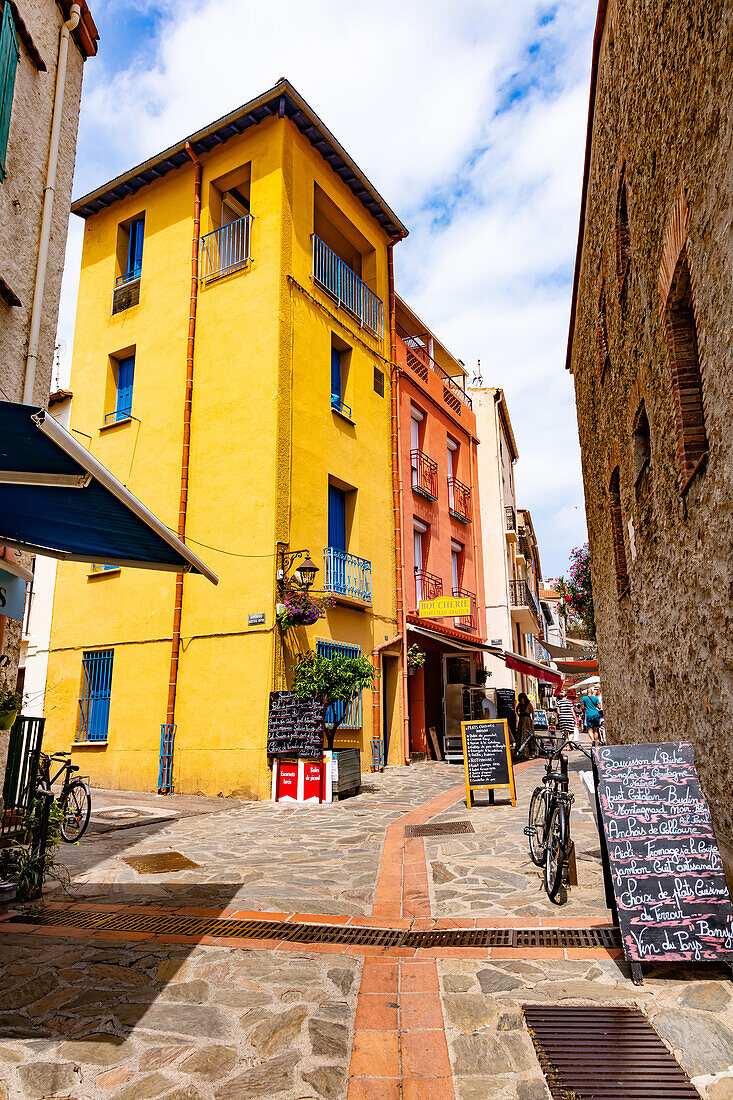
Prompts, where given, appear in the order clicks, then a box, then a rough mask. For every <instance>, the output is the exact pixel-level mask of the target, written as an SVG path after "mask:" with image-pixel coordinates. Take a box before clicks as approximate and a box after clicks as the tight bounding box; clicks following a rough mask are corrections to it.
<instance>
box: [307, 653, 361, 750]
mask: <svg viewBox="0 0 733 1100" xmlns="http://www.w3.org/2000/svg"><path fill="white" fill-rule="evenodd" d="M316 654H317V656H318V657H335V656H336V655H337V654H338V655H339V656H341V657H361V646H360V645H351V644H350V643H349V642H331V641H328V640H327V639H326V638H316ZM344 709H345V708H344V704H343V703H336V704H335V705H334V706H333V707H327V708H326V725H327V726H333V722H334V713H335V714H336V716H337V717H339V718H340V717H341V715H342V714H343V713H344ZM362 722H363V717H362V706H361V693H359V694H358V695H357V696H356V698H355V699H352V700H351V702H350V703H349V706H348V709H347V710H346V717H345V718H344V720H343V722H342V723H341V725H340V726H339V729H340V730H360V729H361V727H362Z"/></svg>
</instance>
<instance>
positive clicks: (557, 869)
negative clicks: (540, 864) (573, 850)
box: [545, 802, 568, 901]
mask: <svg viewBox="0 0 733 1100" xmlns="http://www.w3.org/2000/svg"><path fill="white" fill-rule="evenodd" d="M567 835H568V830H567V810H566V809H565V807H564V806H563V804H562V802H558V803H557V805H556V806H555V808H554V810H553V811H552V817H551V818H550V828H549V830H548V834H547V849H546V851H545V889H546V890H547V896H548V898H549V899H550V901H554V900H555V897H556V896H557V892H558V890H559V889H560V883H561V882H562V873H563V869H564V867H565V847H566V837H567Z"/></svg>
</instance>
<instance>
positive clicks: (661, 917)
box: [593, 741, 733, 963]
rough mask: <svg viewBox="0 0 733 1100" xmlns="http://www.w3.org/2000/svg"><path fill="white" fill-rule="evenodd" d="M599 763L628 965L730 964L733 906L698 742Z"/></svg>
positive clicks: (620, 749)
mask: <svg viewBox="0 0 733 1100" xmlns="http://www.w3.org/2000/svg"><path fill="white" fill-rule="evenodd" d="M593 756H594V760H595V764H596V767H597V773H598V801H599V807H600V812H601V818H602V821H603V833H602V837H601V842H602V847H605V849H606V851H605V853H604V854H605V856H606V858H604V871H605V873H606V885H607V894H608V892H609V886H610V887H611V889H612V894H613V898H612V900H613V902H615V908H616V910H617V913H618V923H619V927H620V929H621V937H622V941H623V948H624V953H625V955H626V957H627V959H629V960H632V961H635V962H637V963H641V962H660V961H680V962H682V961H687V960H689V961H694V962H704V961H724V962H729V961H730V960H731V959H733V907H732V906H731V900H730V895H729V893H728V887H727V884H726V880H725V875H724V873H723V864H722V861H721V858H720V852H719V851H718V844H717V841H716V839H715V832H714V830H713V822H712V819H711V816H710V809H709V807H708V804H707V802H706V800H705V796H704V795H703V793H702V790H701V788H700V780H699V779H698V775H697V770H696V768H695V750H694V748H693V746H692V744H691V743H690V742H688V741H682V742H666V743H663V744H659V745H654V744H652V745H604V746H601V747H599V748H596V749H594V752H593ZM604 841H605V845H604V843H603V842H604ZM609 879H610V881H609ZM608 900H609V902H611V899H610V898H609V899H608Z"/></svg>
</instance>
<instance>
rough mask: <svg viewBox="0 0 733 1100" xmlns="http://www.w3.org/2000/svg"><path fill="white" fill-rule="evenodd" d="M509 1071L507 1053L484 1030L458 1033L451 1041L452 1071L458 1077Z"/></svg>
mask: <svg viewBox="0 0 733 1100" xmlns="http://www.w3.org/2000/svg"><path fill="white" fill-rule="evenodd" d="M511 1071H512V1063H511V1060H510V1058H509V1055H508V1054H507V1052H506V1051H505V1050H504V1048H503V1047H502V1045H501V1044H500V1043H498V1042H497V1041H496V1039H494V1038H493V1037H492V1036H491V1035H489V1034H487V1033H486V1032H479V1033H477V1034H475V1035H459V1036H458V1038H457V1039H456V1041H455V1042H454V1043H453V1072H454V1073H455V1074H457V1075H458V1076H459V1077H482V1076H486V1075H488V1074H491V1073H493V1074H499V1073H511Z"/></svg>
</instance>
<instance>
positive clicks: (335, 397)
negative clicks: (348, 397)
mask: <svg viewBox="0 0 733 1100" xmlns="http://www.w3.org/2000/svg"><path fill="white" fill-rule="evenodd" d="M342 396H343V394H342V393H341V352H340V351H339V350H338V348H331V404H332V405H340V404H341V398H342Z"/></svg>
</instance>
